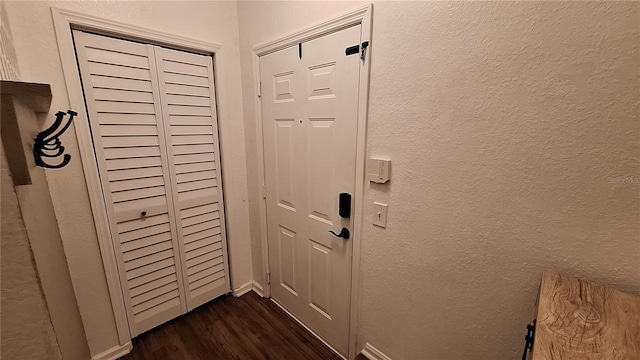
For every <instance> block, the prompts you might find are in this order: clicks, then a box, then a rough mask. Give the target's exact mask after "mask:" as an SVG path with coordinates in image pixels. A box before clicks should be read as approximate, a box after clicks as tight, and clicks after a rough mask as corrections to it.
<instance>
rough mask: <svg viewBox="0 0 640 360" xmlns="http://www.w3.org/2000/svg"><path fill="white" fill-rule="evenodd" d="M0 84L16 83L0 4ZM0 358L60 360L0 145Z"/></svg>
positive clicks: (2, 3) (8, 31)
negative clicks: (4, 81) (0, 40)
mask: <svg viewBox="0 0 640 360" xmlns="http://www.w3.org/2000/svg"><path fill="white" fill-rule="evenodd" d="M0 20H1V22H2V23H1V24H0V33H1V34H0V35H1V36H2V44H1V45H0V79H2V80H12V81H18V80H20V72H19V70H18V69H19V68H18V63H17V58H16V55H15V49H14V47H13V37H12V36H11V29H10V27H9V21H8V17H7V12H6V6H5V1H4V0H2V1H0ZM0 152H1V153H2V154H0V161H1V163H0V164H1V166H0V175H1V179H0V185H1V188H2V191H1V194H0V203H1V204H2V206H0V208H2V211H1V214H0V218H1V219H2V224H1V225H0V229H1V233H2V234H1V236H0V238H1V239H2V241H1V244H0V245H1V246H0V255H1V259H0V264H1V268H0V274H1V278H0V283H1V284H2V291H0V295H1V296H0V297H1V301H0V303H1V305H0V309H2V310H1V312H0V318H1V319H2V326H1V329H0V353H2V355H3V356H4V357H5V358H7V359H45V358H46V359H62V355H61V354H60V349H59V348H58V343H57V340H56V336H55V333H54V331H53V327H52V325H51V317H50V315H49V310H48V309H47V302H46V300H45V298H44V294H43V292H42V288H41V286H40V279H39V278H38V271H37V269H36V264H35V261H34V259H33V252H32V251H31V247H30V244H29V236H28V235H27V229H26V228H25V225H24V221H23V219H22V214H21V213H20V207H19V204H18V197H17V195H16V191H15V188H14V186H13V180H12V179H11V171H10V170H9V164H8V163H7V157H6V155H5V151H4V147H3V145H2V142H1V141H0Z"/></svg>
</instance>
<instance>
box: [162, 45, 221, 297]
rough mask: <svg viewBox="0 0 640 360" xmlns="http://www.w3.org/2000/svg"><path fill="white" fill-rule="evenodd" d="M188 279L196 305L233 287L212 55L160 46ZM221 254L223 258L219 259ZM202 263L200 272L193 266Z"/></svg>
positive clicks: (163, 86)
mask: <svg viewBox="0 0 640 360" xmlns="http://www.w3.org/2000/svg"><path fill="white" fill-rule="evenodd" d="M156 57H157V59H158V76H159V80H160V87H161V89H163V90H162V92H163V93H167V95H166V102H164V103H163V113H164V114H165V115H166V117H168V123H169V124H170V126H168V127H167V128H166V129H165V131H166V132H167V144H168V149H169V153H170V154H171V155H172V156H171V157H170V162H171V163H172V166H173V169H174V172H173V173H172V190H173V196H174V198H175V199H176V201H175V209H176V214H179V216H177V218H178V222H179V224H180V226H179V227H178V228H179V231H178V236H179V240H180V242H181V244H182V247H181V251H182V253H181V256H182V259H183V266H185V271H184V272H183V276H184V283H185V287H186V290H187V304H188V307H189V309H192V308H194V307H196V306H198V305H200V304H202V303H204V302H206V301H209V300H211V299H213V298H215V297H218V296H220V295H222V294H224V293H226V292H228V291H229V290H230V283H229V273H228V263H227V260H226V259H227V255H226V251H227V247H226V237H225V231H224V221H221V219H224V213H223V209H224V207H223V206H222V205H221V202H222V200H223V196H222V183H221V181H222V177H221V174H220V166H218V164H219V163H220V156H219V143H218V130H217V120H216V117H215V114H216V112H215V98H214V94H213V89H214V88H215V85H214V83H213V64H212V61H211V57H207V56H203V55H196V54H191V53H186V52H180V51H175V50H169V49H164V48H156ZM216 259H217V260H216ZM194 266H198V274H197V275H194V272H190V271H189V270H188V269H189V268H190V267H191V268H193V267H194Z"/></svg>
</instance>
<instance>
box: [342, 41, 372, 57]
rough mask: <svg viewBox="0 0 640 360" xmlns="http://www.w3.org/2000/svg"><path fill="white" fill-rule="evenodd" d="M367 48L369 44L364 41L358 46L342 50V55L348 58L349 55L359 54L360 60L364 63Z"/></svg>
mask: <svg viewBox="0 0 640 360" xmlns="http://www.w3.org/2000/svg"><path fill="white" fill-rule="evenodd" d="M368 47H369V42H368V41H365V42H363V43H362V44H360V45H353V46H349V47H348V48H346V49H345V50H344V54H345V55H346V56H349V55H353V54H357V53H360V60H362V61H364V58H365V55H366V52H367V48H368Z"/></svg>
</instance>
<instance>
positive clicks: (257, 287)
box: [253, 280, 264, 297]
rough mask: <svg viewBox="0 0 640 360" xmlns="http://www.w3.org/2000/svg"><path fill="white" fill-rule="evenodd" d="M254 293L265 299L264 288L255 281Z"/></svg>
mask: <svg viewBox="0 0 640 360" xmlns="http://www.w3.org/2000/svg"><path fill="white" fill-rule="evenodd" d="M253 291H254V292H255V293H256V294H258V295H260V297H264V288H263V287H262V285H260V284H259V283H258V282H257V281H255V280H253Z"/></svg>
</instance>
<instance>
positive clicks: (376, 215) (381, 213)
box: [373, 202, 387, 228]
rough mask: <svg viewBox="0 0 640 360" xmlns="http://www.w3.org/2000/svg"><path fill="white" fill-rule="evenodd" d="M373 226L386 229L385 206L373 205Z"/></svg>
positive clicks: (375, 203)
mask: <svg viewBox="0 0 640 360" xmlns="http://www.w3.org/2000/svg"><path fill="white" fill-rule="evenodd" d="M373 225H375V226H380V227H383V228H386V227H387V204H381V203H377V202H374V203H373Z"/></svg>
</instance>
